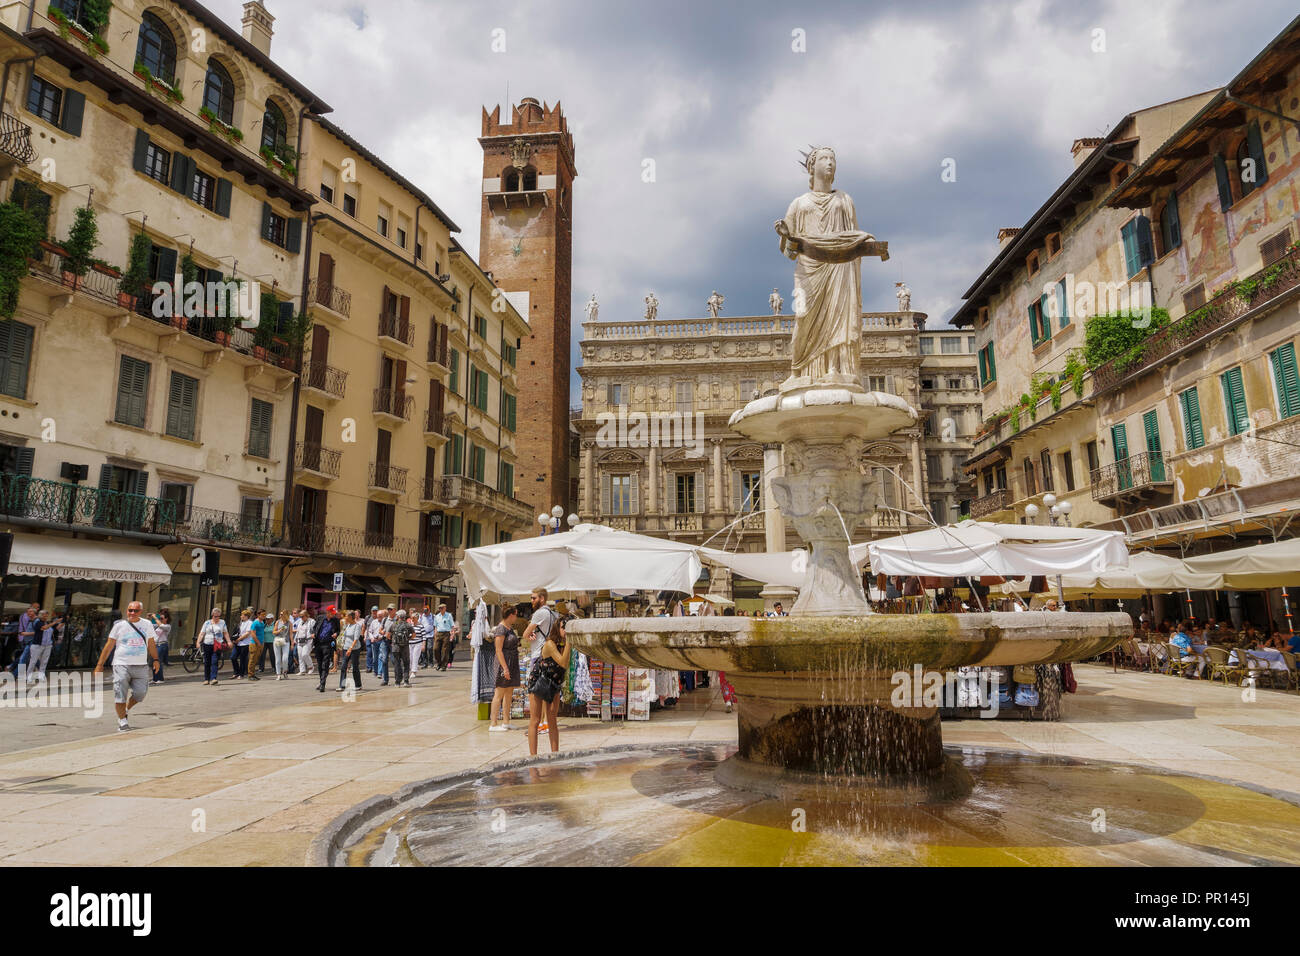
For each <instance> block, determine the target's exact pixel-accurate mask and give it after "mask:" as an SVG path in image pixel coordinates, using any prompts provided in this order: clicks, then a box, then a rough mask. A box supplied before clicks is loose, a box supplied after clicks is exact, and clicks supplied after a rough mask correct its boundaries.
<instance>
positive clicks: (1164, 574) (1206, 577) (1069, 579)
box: [1061, 551, 1223, 600]
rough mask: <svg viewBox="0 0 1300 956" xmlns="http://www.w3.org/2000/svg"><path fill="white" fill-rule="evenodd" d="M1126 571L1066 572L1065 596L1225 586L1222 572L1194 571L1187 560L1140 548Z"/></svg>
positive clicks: (1113, 595)
mask: <svg viewBox="0 0 1300 956" xmlns="http://www.w3.org/2000/svg"><path fill="white" fill-rule="evenodd" d="M1128 561H1129V566H1128V568H1127V569H1126V570H1115V571H1107V572H1104V573H1102V574H1066V575H1063V576H1062V577H1061V585H1062V587H1064V588H1065V596H1066V597H1067V598H1069V599H1071V600H1074V599H1075V598H1079V597H1108V598H1139V597H1142V596H1143V595H1144V594H1146V593H1147V592H1148V591H1150V592H1155V593H1158V594H1159V593H1167V592H1169V591H1183V590H1187V589H1190V590H1193V591H1217V590H1219V589H1221V588H1222V587H1223V575H1221V574H1213V573H1209V572H1205V571H1194V570H1193V569H1192V568H1191V567H1190V566H1189V565H1188V563H1187V562H1186V561H1183V560H1181V559H1179V558H1172V557H1170V556H1169V555H1165V554H1155V553H1153V552H1150V551H1138V552H1137V553H1135V554H1131V555H1129V559H1128Z"/></svg>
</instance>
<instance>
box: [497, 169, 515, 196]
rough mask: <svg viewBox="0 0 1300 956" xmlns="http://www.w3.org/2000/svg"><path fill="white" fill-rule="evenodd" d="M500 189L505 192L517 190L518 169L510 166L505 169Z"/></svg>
mask: <svg viewBox="0 0 1300 956" xmlns="http://www.w3.org/2000/svg"><path fill="white" fill-rule="evenodd" d="M501 191H502V192H505V193H517V192H519V170H517V169H515V168H514V167H513V166H511V167H510V168H509V169H508V170H506V175H505V180H504V182H503V185H502V186H501Z"/></svg>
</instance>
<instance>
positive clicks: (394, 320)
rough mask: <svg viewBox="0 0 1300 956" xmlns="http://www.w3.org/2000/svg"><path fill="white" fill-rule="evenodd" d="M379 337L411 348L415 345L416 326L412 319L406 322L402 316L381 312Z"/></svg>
mask: <svg viewBox="0 0 1300 956" xmlns="http://www.w3.org/2000/svg"><path fill="white" fill-rule="evenodd" d="M379 337H380V338H381V339H392V340H393V341H395V342H400V343H401V344H402V345H405V346H407V347H408V348H409V347H410V346H412V345H414V344H415V326H414V325H413V324H412V323H411V320H410V319H405V320H404V319H402V317H401V316H397V315H391V314H389V313H386V312H381V313H379Z"/></svg>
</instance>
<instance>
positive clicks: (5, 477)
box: [0, 472, 176, 535]
mask: <svg viewBox="0 0 1300 956" xmlns="http://www.w3.org/2000/svg"><path fill="white" fill-rule="evenodd" d="M0 508H2V509H3V513H4V516H5V517H7V518H26V519H28V520H30V521H38V522H45V523H48V524H52V525H74V526H79V527H84V528H87V529H91V528H104V529H112V530H114V531H135V532H142V533H148V534H162V535H175V533H176V502H174V501H169V500H167V499H165V498H149V497H146V496H145V495H132V494H127V493H126V492H123V491H111V490H109V489H106V488H89V487H86V486H84V485H74V484H69V483H67V482H62V481H50V480H48V479H45V478H32V477H31V476H29V475H21V474H15V473H13V472H0Z"/></svg>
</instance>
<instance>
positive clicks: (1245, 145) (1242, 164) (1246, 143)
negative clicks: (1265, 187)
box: [1237, 137, 1260, 199]
mask: <svg viewBox="0 0 1300 956" xmlns="http://www.w3.org/2000/svg"><path fill="white" fill-rule="evenodd" d="M1254 165H1255V163H1254V161H1253V160H1252V159H1251V155H1250V140H1249V139H1247V138H1245V137H1243V138H1242V140H1241V145H1239V146H1238V147H1237V189H1238V191H1239V194H1238V196H1237V198H1238V199H1245V198H1246V197H1247V196H1249V195H1250V194H1251V193H1253V192H1254V191H1255V185H1256V183H1257V181H1258V180H1259V173H1260V171H1259V170H1258V169H1253V168H1252V167H1254ZM1247 169H1250V170H1251V174H1250V175H1249V176H1247V175H1246V170H1247Z"/></svg>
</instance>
